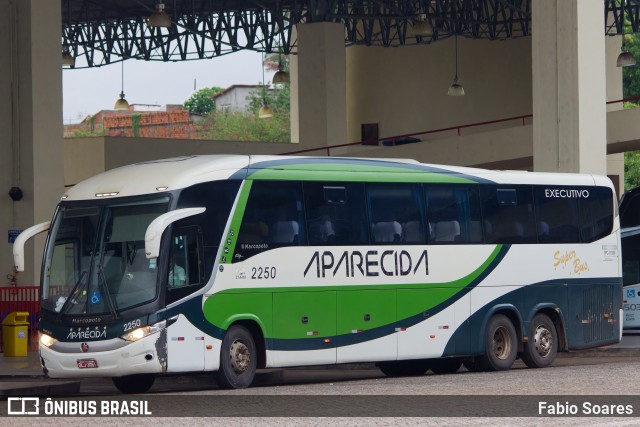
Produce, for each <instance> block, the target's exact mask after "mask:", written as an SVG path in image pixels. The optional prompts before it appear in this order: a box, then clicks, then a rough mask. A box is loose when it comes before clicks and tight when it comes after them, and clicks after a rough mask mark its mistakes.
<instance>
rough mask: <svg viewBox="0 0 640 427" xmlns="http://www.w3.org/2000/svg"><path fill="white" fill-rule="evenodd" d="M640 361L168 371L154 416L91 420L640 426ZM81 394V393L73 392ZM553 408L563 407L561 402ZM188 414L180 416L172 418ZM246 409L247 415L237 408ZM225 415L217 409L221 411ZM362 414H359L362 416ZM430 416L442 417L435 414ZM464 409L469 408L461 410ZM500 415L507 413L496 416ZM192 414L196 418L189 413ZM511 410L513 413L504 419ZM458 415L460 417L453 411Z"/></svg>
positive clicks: (84, 387)
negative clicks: (391, 374)
mask: <svg viewBox="0 0 640 427" xmlns="http://www.w3.org/2000/svg"><path fill="white" fill-rule="evenodd" d="M638 372H640V360H636V358H635V357H630V356H628V355H627V356H625V357H611V356H608V357H563V358H559V359H558V360H557V361H556V363H555V364H554V365H553V366H551V367H549V368H546V369H527V368H526V367H524V365H523V364H522V363H521V362H516V365H515V366H514V368H513V369H512V370H510V371H506V372H487V373H471V372H466V371H465V370H464V368H462V369H461V370H460V371H459V372H458V373H456V374H448V375H434V374H432V373H429V374H427V375H423V376H418V377H406V378H387V377H384V376H383V375H382V374H381V373H380V372H379V371H378V370H377V369H335V368H333V369H288V370H270V371H263V372H261V374H260V376H259V377H258V382H259V384H258V385H257V386H255V387H251V388H248V389H244V390H220V389H219V388H218V387H217V385H216V384H215V382H214V381H213V380H212V378H211V376H210V375H198V376H179V377H166V378H161V379H159V380H157V382H156V384H155V385H154V386H153V388H152V390H151V392H150V393H148V394H146V395H140V396H133V397H131V399H134V400H144V401H148V402H149V405H150V408H151V410H152V415H151V416H146V417H134V418H118V419H114V418H101V417H92V418H91V424H92V425H114V424H116V425H125V424H126V425H127V426H137V425H140V426H151V425H154V426H155V425H158V424H162V425H177V424H180V425H185V424H189V425H190V426H200V425H203V426H204V425H207V426H210V425H225V426H229V425H231V426H233V425H243V426H245V425H261V426H262V425H267V426H278V427H281V426H288V425H367V426H370V425H433V426H442V425H456V426H457V425H482V426H489V425H491V426H495V425H525V426H537V425H545V426H547V425H549V424H551V425H576V426H577V425H580V426H582V425H585V424H587V423H588V424H590V425H607V426H609V425H614V426H627V425H638V424H640V381H638V379H639V378H640V375H639V374H638ZM80 395H81V396H83V398H84V399H85V400H86V399H90V400H96V401H98V404H99V403H100V402H99V401H100V400H103V399H114V398H120V397H122V395H120V394H119V393H118V392H117V390H116V389H115V388H114V387H113V385H112V384H111V382H110V381H108V380H99V379H87V380H83V381H82V384H81V392H80ZM70 399H71V400H73V397H70ZM541 401H546V402H547V406H545V408H546V411H548V409H549V407H550V406H553V407H560V406H564V407H569V406H571V405H574V404H575V405H576V407H577V408H579V409H580V413H579V414H578V415H584V414H582V410H583V408H582V406H583V405H584V404H585V402H589V403H590V404H591V405H593V407H595V406H596V405H597V406H598V408H602V407H606V408H611V405H622V406H620V407H618V406H614V409H615V408H617V409H618V410H620V409H621V410H622V411H623V412H624V411H625V410H627V411H628V410H629V409H630V410H631V412H632V414H631V417H605V418H580V417H560V418H557V417H554V418H550V417H538V416H537V415H538V414H539V413H542V414H543V415H544V414H546V415H548V412H544V411H542V412H538V411H539V409H540V408H539V405H540V402H541ZM554 405H555V406H554ZM178 412H179V413H180V414H181V415H182V417H181V418H171V417H166V416H170V415H175V414H176V413H178ZM239 414H244V415H245V416H244V417H238V416H237V415H239ZM216 415H217V416H216ZM354 415H355V416H354ZM432 415H434V416H436V417H433V416H432ZM460 415H468V416H466V417H459V416H460ZM496 415H498V416H500V417H496ZM184 416H188V418H184ZM504 416H508V418H505V417H504ZM452 417H456V418H452ZM51 421H52V419H49V420H48V422H47V421H46V419H45V418H25V417H16V418H5V419H0V425H20V426H23V425H24V426H32V425H39V424H40V423H41V422H47V423H49V424H50V423H51ZM88 421H89V419H87V418H56V419H55V420H54V424H56V425H61V424H63V423H64V425H65V426H83V427H86V425H87V422H88Z"/></svg>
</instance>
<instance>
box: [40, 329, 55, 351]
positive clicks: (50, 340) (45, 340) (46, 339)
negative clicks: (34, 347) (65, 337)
mask: <svg viewBox="0 0 640 427" xmlns="http://www.w3.org/2000/svg"><path fill="white" fill-rule="evenodd" d="M56 342H58V340H57V339H55V338H54V337H52V336H51V335H47V334H43V333H42V332H40V344H42V345H43V346H45V347H51V346H52V345H54V344H55V343H56Z"/></svg>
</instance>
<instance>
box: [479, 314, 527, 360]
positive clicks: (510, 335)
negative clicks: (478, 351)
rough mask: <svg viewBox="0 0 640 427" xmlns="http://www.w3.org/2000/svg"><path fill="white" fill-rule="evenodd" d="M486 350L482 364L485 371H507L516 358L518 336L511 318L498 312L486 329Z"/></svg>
mask: <svg viewBox="0 0 640 427" xmlns="http://www.w3.org/2000/svg"><path fill="white" fill-rule="evenodd" d="M484 347H485V350H484V355H483V356H482V358H481V359H480V364H481V366H482V368H483V369H484V370H485V371H506V370H507V369H510V368H511V366H512V365H513V362H515V360H516V356H517V353H518V338H517V335H516V329H515V328H514V326H513V323H511V320H509V318H508V317H507V316H505V315H504V314H496V315H495V316H493V317H492V318H491V320H489V324H488V325H487V329H486V331H485V346H484Z"/></svg>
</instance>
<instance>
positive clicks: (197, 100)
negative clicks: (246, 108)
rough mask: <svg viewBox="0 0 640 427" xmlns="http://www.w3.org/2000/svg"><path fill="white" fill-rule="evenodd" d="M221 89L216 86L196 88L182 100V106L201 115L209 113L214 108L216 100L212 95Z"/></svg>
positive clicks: (221, 89)
mask: <svg viewBox="0 0 640 427" xmlns="http://www.w3.org/2000/svg"><path fill="white" fill-rule="evenodd" d="M223 90H224V88H221V87H218V86H213V87H205V88H203V89H200V90H197V91H195V92H194V93H193V94H192V95H191V97H190V98H189V99H187V100H186V101H185V102H184V108H186V109H187V110H189V112H190V113H195V114H202V115H203V116H204V115H206V114H209V113H210V112H211V111H213V110H215V109H216V100H215V99H213V98H212V96H213V95H215V94H216V93H218V92H222V91H223Z"/></svg>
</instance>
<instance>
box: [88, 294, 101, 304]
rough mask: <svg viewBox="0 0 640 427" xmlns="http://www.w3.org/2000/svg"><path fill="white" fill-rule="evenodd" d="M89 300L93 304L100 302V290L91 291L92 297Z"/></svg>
mask: <svg viewBox="0 0 640 427" xmlns="http://www.w3.org/2000/svg"><path fill="white" fill-rule="evenodd" d="M89 301H90V302H91V304H100V291H93V292H91V298H90V299H89Z"/></svg>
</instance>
